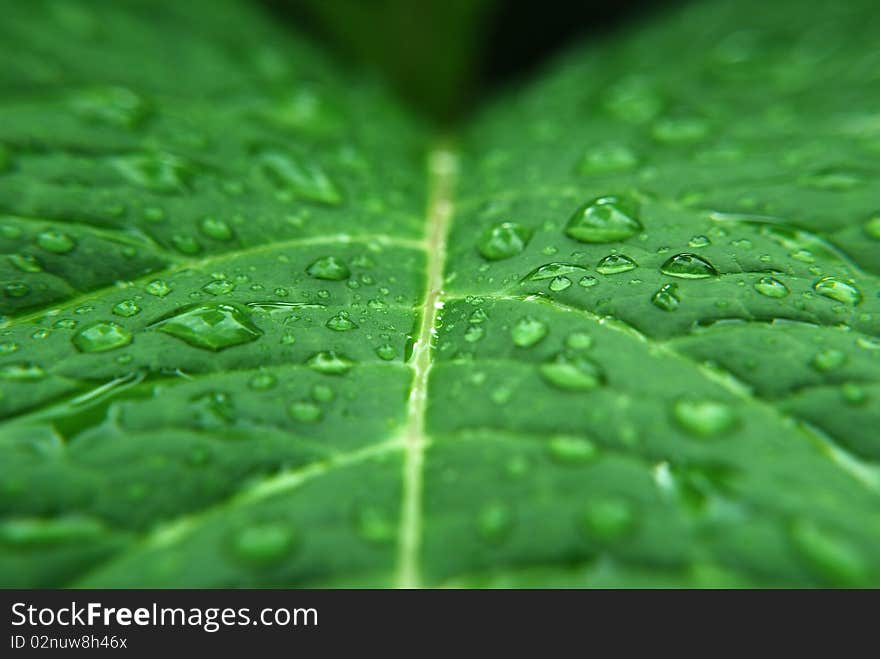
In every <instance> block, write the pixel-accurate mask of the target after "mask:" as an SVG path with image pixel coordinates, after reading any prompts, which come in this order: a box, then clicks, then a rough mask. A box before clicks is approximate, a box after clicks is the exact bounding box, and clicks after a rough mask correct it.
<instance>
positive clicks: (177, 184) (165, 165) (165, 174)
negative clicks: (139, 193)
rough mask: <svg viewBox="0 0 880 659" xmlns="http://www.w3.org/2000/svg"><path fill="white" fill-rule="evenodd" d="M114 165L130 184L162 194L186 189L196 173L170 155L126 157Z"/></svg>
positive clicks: (176, 157)
mask: <svg viewBox="0 0 880 659" xmlns="http://www.w3.org/2000/svg"><path fill="white" fill-rule="evenodd" d="M113 164H114V166H115V167H116V169H117V171H119V173H120V174H121V175H122V176H123V178H125V179H126V180H128V181H129V182H130V183H133V184H134V185H138V186H140V187H143V188H148V189H151V190H158V191H160V192H179V191H181V190H183V189H185V188H186V187H188V185H189V182H190V180H191V179H192V176H193V173H194V172H193V170H192V167H191V166H190V164H189V163H187V162H186V161H185V160H183V159H182V158H180V157H178V156H175V155H172V154H170V153H155V154H143V155H131V156H125V157H120V158H115V159H114V160H113Z"/></svg>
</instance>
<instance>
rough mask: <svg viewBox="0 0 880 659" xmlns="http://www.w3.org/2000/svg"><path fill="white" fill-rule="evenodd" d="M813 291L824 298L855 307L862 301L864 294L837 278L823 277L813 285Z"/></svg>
mask: <svg viewBox="0 0 880 659" xmlns="http://www.w3.org/2000/svg"><path fill="white" fill-rule="evenodd" d="M813 290H814V291H816V292H817V293H818V294H819V295H821V296H823V297H827V298H829V299H832V300H836V301H838V302H843V303H844V304H848V305H850V306H855V305H857V304H858V303H859V302H861V301H862V292H861V291H860V290H859V289H858V288H856V287H855V286H854V285H853V284H850V283H848V282H845V281H843V280H842V279H838V278H837V277H822V278H821V279H820V280H819V281H817V282H816V283H815V284H813Z"/></svg>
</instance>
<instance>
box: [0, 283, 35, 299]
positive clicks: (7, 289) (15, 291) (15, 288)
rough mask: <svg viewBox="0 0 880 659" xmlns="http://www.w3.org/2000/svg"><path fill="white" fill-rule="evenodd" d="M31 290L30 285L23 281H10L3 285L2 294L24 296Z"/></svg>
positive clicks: (14, 296) (16, 296)
mask: <svg viewBox="0 0 880 659" xmlns="http://www.w3.org/2000/svg"><path fill="white" fill-rule="evenodd" d="M30 292H31V288H30V286H28V285H27V284H25V283H24V282H23V281H11V282H9V283H8V284H5V285H4V286H3V294H4V295H5V296H6V297H12V298H18V297H24V296H26V295H27V294H28V293H30Z"/></svg>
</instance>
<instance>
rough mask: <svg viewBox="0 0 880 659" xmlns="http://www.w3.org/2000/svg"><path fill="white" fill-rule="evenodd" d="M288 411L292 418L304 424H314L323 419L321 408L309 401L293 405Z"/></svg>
mask: <svg viewBox="0 0 880 659" xmlns="http://www.w3.org/2000/svg"><path fill="white" fill-rule="evenodd" d="M287 411H288V412H289V413H290V416H292V417H293V418H294V419H296V420H297V421H302V422H303V423H314V422H315V421H318V420H320V418H321V408H320V407H318V406H317V405H315V404H314V403H311V402H309V401H298V402H296V403H291V405H290V407H288V408H287Z"/></svg>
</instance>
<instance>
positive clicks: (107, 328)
mask: <svg viewBox="0 0 880 659" xmlns="http://www.w3.org/2000/svg"><path fill="white" fill-rule="evenodd" d="M72 340H73V345H74V346H76V349H77V350H79V351H80V352H105V351H107V350H115V349H116V348H121V347H122V346H127V345H128V344H129V343H131V341H132V335H131V332H129V331H128V330H127V329H125V328H124V327H122V326H121V325H119V324H117V323H114V322H104V321H101V322H97V323H91V324H89V325H86V326H84V327H83V328H82V329H81V330H79V331H78V332H77V333H76V334H74V336H73V339H72Z"/></svg>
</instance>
